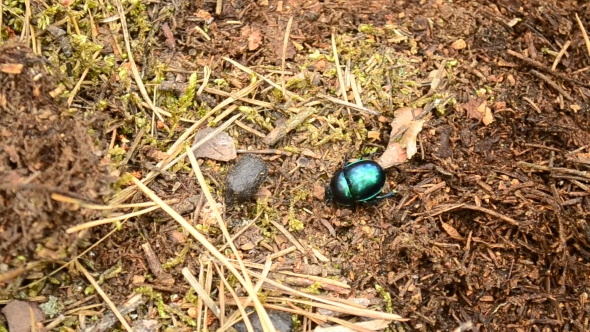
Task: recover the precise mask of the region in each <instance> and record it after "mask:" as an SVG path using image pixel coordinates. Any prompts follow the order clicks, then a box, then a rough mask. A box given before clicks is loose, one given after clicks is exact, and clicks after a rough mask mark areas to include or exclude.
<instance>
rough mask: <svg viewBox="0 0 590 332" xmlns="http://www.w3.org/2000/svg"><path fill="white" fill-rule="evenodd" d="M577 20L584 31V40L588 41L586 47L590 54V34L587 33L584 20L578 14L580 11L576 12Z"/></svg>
mask: <svg viewBox="0 0 590 332" xmlns="http://www.w3.org/2000/svg"><path fill="white" fill-rule="evenodd" d="M576 20H577V21H578V25H579V26H580V31H582V36H583V37H584V42H585V43H586V49H587V50H588V55H590V40H589V39H588V34H587V33H586V29H585V28H584V25H583V24H582V21H580V17H579V16H578V13H576Z"/></svg>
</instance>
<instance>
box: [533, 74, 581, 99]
mask: <svg viewBox="0 0 590 332" xmlns="http://www.w3.org/2000/svg"><path fill="white" fill-rule="evenodd" d="M531 74H533V75H535V76H537V77H538V78H540V79H542V80H543V81H545V83H547V84H549V86H551V87H552V88H553V89H555V90H556V91H557V92H559V93H560V94H561V95H562V96H563V97H564V98H565V99H567V100H569V101H574V98H572V97H571V96H570V95H569V94H568V93H567V92H565V90H563V89H562V88H561V87H560V86H559V85H557V83H555V82H553V81H552V80H551V79H550V78H549V77H547V76H545V75H543V74H541V73H539V72H538V71H536V70H534V69H531Z"/></svg>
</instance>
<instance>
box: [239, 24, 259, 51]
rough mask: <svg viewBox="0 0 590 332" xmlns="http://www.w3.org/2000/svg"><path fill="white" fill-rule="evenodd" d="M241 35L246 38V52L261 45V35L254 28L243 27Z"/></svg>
mask: <svg viewBox="0 0 590 332" xmlns="http://www.w3.org/2000/svg"><path fill="white" fill-rule="evenodd" d="M242 35H247V36H248V50H250V51H254V50H255V49H257V48H258V47H260V45H261V44H262V34H261V33H260V30H258V29H256V28H250V27H245V28H244V30H243V31H242Z"/></svg>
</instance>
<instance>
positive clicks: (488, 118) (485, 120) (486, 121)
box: [482, 102, 494, 126]
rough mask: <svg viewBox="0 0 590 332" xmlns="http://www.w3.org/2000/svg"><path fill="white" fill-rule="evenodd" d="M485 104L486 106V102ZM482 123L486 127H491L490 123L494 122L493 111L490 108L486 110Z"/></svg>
mask: <svg viewBox="0 0 590 332" xmlns="http://www.w3.org/2000/svg"><path fill="white" fill-rule="evenodd" d="M484 104H486V103H485V102H484ZM482 122H483V124H484V125H486V126H487V125H489V124H490V123H492V122H494V115H493V114H492V110H491V109H490V108H489V107H486V108H485V111H484V114H483V119H482Z"/></svg>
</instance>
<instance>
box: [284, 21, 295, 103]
mask: <svg viewBox="0 0 590 332" xmlns="http://www.w3.org/2000/svg"><path fill="white" fill-rule="evenodd" d="M292 24H293V16H291V17H289V22H287V28H286V29H285V38H284V40H283V54H282V56H281V91H282V93H283V96H284V95H285V57H286V54H287V45H289V34H290V33H291V25H292Z"/></svg>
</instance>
